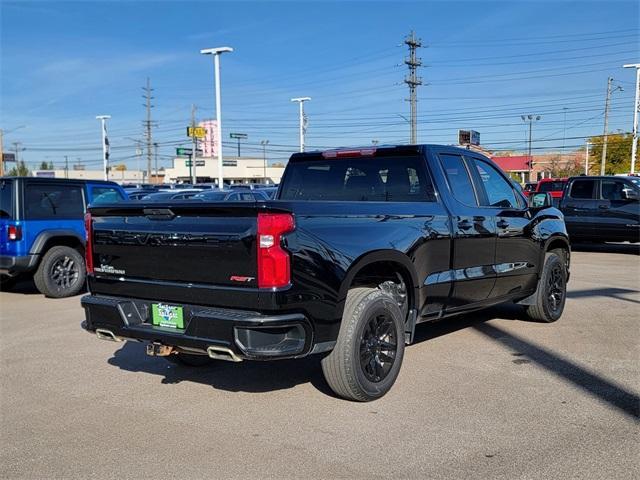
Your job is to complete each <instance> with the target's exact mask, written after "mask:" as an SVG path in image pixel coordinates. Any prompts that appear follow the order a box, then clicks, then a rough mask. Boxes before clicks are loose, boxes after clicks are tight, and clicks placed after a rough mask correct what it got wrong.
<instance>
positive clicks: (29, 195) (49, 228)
mask: <svg viewBox="0 0 640 480" xmlns="http://www.w3.org/2000/svg"><path fill="white" fill-rule="evenodd" d="M0 195H1V196H0V279H1V281H2V289H9V288H11V286H12V285H13V284H14V283H15V281H16V280H17V279H18V278H19V277H31V276H32V277H33V280H34V282H35V284H36V287H37V289H38V290H39V291H40V292H41V293H43V294H44V295H46V296H48V297H69V296H71V295H75V294H76V293H78V292H79V291H80V289H81V288H82V287H83V285H84V283H85V267H84V248H85V228H84V220H83V218H84V213H85V208H86V206H87V204H89V203H92V204H93V205H98V204H101V203H109V204H114V203H116V202H125V201H126V199H127V196H126V194H125V192H124V190H123V189H122V187H120V186H119V185H117V184H116V183H113V182H104V181H93V180H66V179H54V178H37V177H2V178H0Z"/></svg>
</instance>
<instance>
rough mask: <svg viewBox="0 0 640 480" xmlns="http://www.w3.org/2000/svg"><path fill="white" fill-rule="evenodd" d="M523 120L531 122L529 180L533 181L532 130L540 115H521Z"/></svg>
mask: <svg viewBox="0 0 640 480" xmlns="http://www.w3.org/2000/svg"><path fill="white" fill-rule="evenodd" d="M520 118H522V121H523V122H529V155H528V156H529V181H531V169H532V168H533V157H532V156H531V141H532V131H533V122H534V121H536V122H537V121H538V120H540V118H542V117H540V115H520Z"/></svg>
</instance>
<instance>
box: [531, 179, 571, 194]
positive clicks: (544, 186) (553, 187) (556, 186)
mask: <svg viewBox="0 0 640 480" xmlns="http://www.w3.org/2000/svg"><path fill="white" fill-rule="evenodd" d="M566 183H567V182H563V181H557V182H542V183H540V185H539V186H538V191H539V192H559V191H562V190H563V189H564V185H565V184H566Z"/></svg>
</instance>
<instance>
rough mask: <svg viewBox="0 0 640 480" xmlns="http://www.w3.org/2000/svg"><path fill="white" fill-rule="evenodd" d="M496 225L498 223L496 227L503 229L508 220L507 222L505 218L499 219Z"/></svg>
mask: <svg viewBox="0 0 640 480" xmlns="http://www.w3.org/2000/svg"><path fill="white" fill-rule="evenodd" d="M496 225H498V228H503V229H504V228H508V227H509V222H507V221H506V220H499V221H498V223H497V224H496Z"/></svg>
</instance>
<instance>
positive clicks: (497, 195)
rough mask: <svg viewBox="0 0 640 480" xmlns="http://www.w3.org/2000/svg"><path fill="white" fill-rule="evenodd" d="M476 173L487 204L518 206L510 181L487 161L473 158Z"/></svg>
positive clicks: (508, 206)
mask: <svg viewBox="0 0 640 480" xmlns="http://www.w3.org/2000/svg"><path fill="white" fill-rule="evenodd" d="M471 161H472V162H473V164H474V165H475V167H476V169H477V170H478V175H479V176H480V180H481V181H482V185H483V186H484V190H485V193H486V194H487V200H488V204H489V205H488V206H490V207H501V208H518V207H520V205H519V203H518V200H517V199H516V198H517V197H516V194H515V192H514V191H513V187H512V185H511V183H510V182H508V181H507V179H506V178H504V177H503V176H502V175H501V174H500V172H498V171H497V170H496V169H495V168H493V167H492V166H491V165H489V164H488V163H487V162H483V161H482V160H478V159H476V158H473V159H472V160H471Z"/></svg>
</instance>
